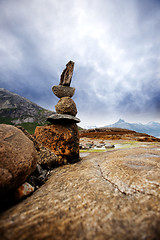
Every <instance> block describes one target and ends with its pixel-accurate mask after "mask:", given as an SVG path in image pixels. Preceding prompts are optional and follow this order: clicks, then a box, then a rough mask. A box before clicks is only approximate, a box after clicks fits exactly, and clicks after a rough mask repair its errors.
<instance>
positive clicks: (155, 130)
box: [105, 119, 160, 138]
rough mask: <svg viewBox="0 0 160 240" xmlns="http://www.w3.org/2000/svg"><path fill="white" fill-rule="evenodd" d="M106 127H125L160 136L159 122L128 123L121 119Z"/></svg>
mask: <svg viewBox="0 0 160 240" xmlns="http://www.w3.org/2000/svg"><path fill="white" fill-rule="evenodd" d="M105 127H114V128H125V129H129V130H133V131H136V132H140V133H147V134H149V135H152V136H155V137H159V138H160V123H158V122H149V123H147V124H141V123H128V122H125V121H124V120H123V119H119V120H118V122H116V123H114V124H111V125H106V126H105Z"/></svg>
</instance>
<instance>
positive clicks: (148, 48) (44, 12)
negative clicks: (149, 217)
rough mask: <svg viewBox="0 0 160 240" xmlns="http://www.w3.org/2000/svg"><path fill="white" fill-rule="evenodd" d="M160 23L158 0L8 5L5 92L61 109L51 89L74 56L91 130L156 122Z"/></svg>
mask: <svg viewBox="0 0 160 240" xmlns="http://www.w3.org/2000/svg"><path fill="white" fill-rule="evenodd" d="M91 6H92V7H91ZM159 26H160V3H159V1H156V0H152V1H150V0H141V1H138V0H128V1H126V0H113V1H110V0H92V1H91V0H77V1H73V0H68V1H65V0H61V1H58V0H54V1H52V0H46V1H42V0H33V1H26V0H15V1H11V0H5V1H0V36H1V38H0V55H1V58H0V87H4V88H6V89H8V90H10V91H14V92H17V93H19V94H21V95H24V96H25V97H27V98H29V99H30V100H32V101H34V102H36V103H37V104H40V105H41V106H43V107H46V108H49V109H51V110H54V109H53V105H55V104H56V102H57V100H58V99H57V98H56V97H55V96H54V95H53V93H52V90H51V87H52V86H53V85H57V84H59V78H60V75H61V72H62V71H63V69H64V68H65V64H66V63H67V62H68V61H69V60H70V59H71V60H73V61H75V71H74V75H73V80H72V86H73V87H76V93H75V96H74V100H75V101H76V103H77V107H78V110H79V116H80V117H81V119H82V123H83V125H85V124H86V125H87V124H88V123H89V124H90V123H91V124H94V120H95V123H96V124H101V125H105V124H103V122H104V123H106V121H108V120H110V121H112V120H116V119H117V118H118V117H123V116H126V115H127V116H131V117H132V116H135V115H136V114H137V115H138V116H139V117H140V118H141V119H142V120H143V114H144V115H145V119H148V120H152V119H151V116H152V115H154V116H155V114H156V112H158V111H159V100H160V99H159V92H160V83H159V82H160V81H159V80H160V68H159V66H160V57H159V56H160V48H159V46H160V34H159ZM141 119H140V120H141ZM140 120H139V121H140Z"/></svg>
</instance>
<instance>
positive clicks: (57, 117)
mask: <svg viewBox="0 0 160 240" xmlns="http://www.w3.org/2000/svg"><path fill="white" fill-rule="evenodd" d="M47 121H49V122H50V123H55V122H59V123H60V122H75V123H79V122H80V121H81V120H80V119H79V118H77V117H74V116H71V115H68V114H58V113H53V114H52V115H51V116H49V117H48V118H47Z"/></svg>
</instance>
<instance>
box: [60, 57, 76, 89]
mask: <svg viewBox="0 0 160 240" xmlns="http://www.w3.org/2000/svg"><path fill="white" fill-rule="evenodd" d="M73 69H74V62H72V61H69V62H68V63H67V64H66V68H65V69H64V70H63V72H62V74H61V79H60V85H63V86H70V83H71V80H72V74H73Z"/></svg>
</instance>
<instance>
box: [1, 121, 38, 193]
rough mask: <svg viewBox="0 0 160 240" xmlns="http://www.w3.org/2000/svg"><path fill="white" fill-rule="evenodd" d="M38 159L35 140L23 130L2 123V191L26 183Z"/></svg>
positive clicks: (4, 191)
mask: <svg viewBox="0 0 160 240" xmlns="http://www.w3.org/2000/svg"><path fill="white" fill-rule="evenodd" d="M38 160H39V158H38V155H37V152H36V149H35V147H34V144H33V142H32V141H31V140H29V138H27V137H26V136H25V135H24V134H23V132H22V131H21V130H19V129H17V128H16V127H13V126H11V125H5V124H0V193H6V192H8V191H9V190H10V189H14V188H17V187H18V186H20V185H21V184H22V183H24V182H25V180H26V178H27V177H28V175H30V174H31V173H32V172H33V171H34V170H35V168H36V164H37V162H38Z"/></svg>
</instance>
